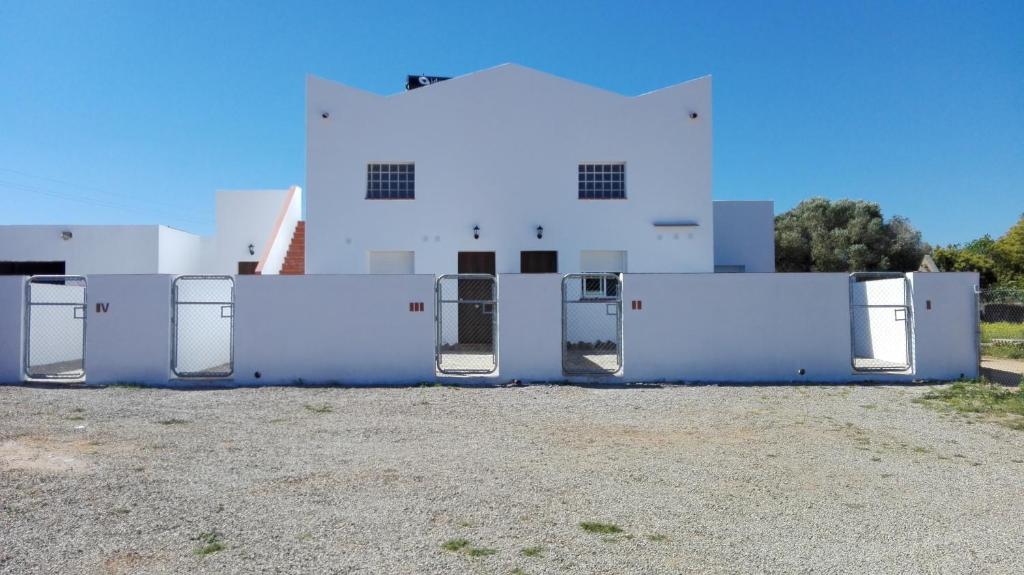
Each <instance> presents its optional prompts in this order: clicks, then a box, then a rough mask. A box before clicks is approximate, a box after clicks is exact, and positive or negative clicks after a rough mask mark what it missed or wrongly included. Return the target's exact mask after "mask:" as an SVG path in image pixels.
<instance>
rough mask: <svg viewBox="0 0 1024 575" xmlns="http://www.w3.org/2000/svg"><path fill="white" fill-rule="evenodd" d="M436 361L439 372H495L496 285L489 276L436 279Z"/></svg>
mask: <svg viewBox="0 0 1024 575" xmlns="http://www.w3.org/2000/svg"><path fill="white" fill-rule="evenodd" d="M434 291H435V295H436V297H437V307H436V314H437V315H436V316H435V317H434V320H435V323H436V328H437V337H436V339H435V358H436V361H437V371H439V372H440V373H446V374H454V375H467V374H489V373H494V372H496V371H497V370H498V282H497V280H496V279H495V278H494V276H492V275H488V274H451V275H443V276H441V277H439V278H437V284H436V285H435V287H434Z"/></svg>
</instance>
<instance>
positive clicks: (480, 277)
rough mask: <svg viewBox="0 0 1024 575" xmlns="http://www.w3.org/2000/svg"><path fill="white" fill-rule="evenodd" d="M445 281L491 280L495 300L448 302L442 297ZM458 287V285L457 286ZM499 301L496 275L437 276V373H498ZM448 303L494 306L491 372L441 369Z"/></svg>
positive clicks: (435, 331)
mask: <svg viewBox="0 0 1024 575" xmlns="http://www.w3.org/2000/svg"><path fill="white" fill-rule="evenodd" d="M445 279H455V280H456V281H458V280H460V279H468V280H474V279H475V280H490V281H491V283H492V284H493V285H494V299H493V300H461V299H454V300H446V299H442V297H443V294H442V291H443V290H442V289H441V282H442V281H443V280H445ZM457 285H458V284H457V283H456V286H457ZM456 289H457V288H456ZM456 298H458V294H457V293H456ZM499 300H500V298H499V297H498V276H496V275H491V274H442V275H439V276H437V279H435V280H434V367H435V368H437V372H438V373H441V374H444V375H493V374H496V373H498V365H499V359H498V349H499V346H498V333H499V329H498V328H499V324H498V307H499V305H498V303H499ZM446 303H454V304H456V305H458V304H462V303H479V304H481V305H488V304H490V305H492V306H493V311H492V312H491V332H492V334H493V337H492V346H493V351H492V352H491V354H490V355H491V357H493V358H494V360H493V362H492V363H493V367H491V369H489V370H480V369H457V370H452V369H448V370H445V369H442V368H441V345H442V342H441V340H442V333H441V331H442V329H441V328H442V326H443V325H444V324H443V322H444V312H443V311H442V310H443V309H444V305H442V304H446Z"/></svg>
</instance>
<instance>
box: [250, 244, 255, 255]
mask: <svg viewBox="0 0 1024 575" xmlns="http://www.w3.org/2000/svg"><path fill="white" fill-rule="evenodd" d="M249 255H250V256H254V255H256V246H254V245H252V244H249Z"/></svg>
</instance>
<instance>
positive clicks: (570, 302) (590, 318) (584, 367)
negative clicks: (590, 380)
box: [562, 273, 622, 375]
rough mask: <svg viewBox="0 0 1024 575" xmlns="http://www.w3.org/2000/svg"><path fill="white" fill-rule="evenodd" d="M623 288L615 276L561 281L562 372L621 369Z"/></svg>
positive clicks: (573, 277) (571, 276)
mask: <svg viewBox="0 0 1024 575" xmlns="http://www.w3.org/2000/svg"><path fill="white" fill-rule="evenodd" d="M621 285H622V278H621V276H620V275H619V274H616V273H586V274H568V275H566V276H565V277H563V278H562V371H563V373H565V374H566V375H587V374H607V373H617V372H618V371H619V370H620V369H622V289H621Z"/></svg>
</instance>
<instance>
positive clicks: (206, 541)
mask: <svg viewBox="0 0 1024 575" xmlns="http://www.w3.org/2000/svg"><path fill="white" fill-rule="evenodd" d="M192 539H193V541H199V543H200V545H199V547H196V548H195V549H194V550H193V551H192V552H193V553H195V554H196V555H198V556H200V557H206V556H207V555H210V554H211V553H216V552H218V551H222V550H223V549H224V541H223V540H222V539H221V538H220V533H217V532H216V531H209V532H206V533H200V534H199V535H197V536H195V537H193V538H192Z"/></svg>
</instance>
